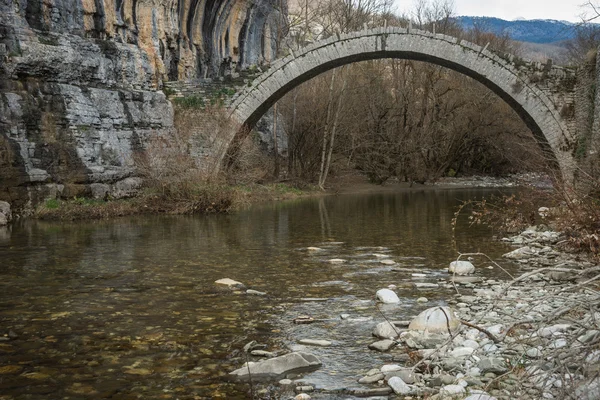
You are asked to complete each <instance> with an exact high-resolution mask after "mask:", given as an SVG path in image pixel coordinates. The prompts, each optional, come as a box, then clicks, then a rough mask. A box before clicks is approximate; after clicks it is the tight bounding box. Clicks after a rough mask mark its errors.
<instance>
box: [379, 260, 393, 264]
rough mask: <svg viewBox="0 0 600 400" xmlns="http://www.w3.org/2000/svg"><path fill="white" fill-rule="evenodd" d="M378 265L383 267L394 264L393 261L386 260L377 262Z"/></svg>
mask: <svg viewBox="0 0 600 400" xmlns="http://www.w3.org/2000/svg"><path fill="white" fill-rule="evenodd" d="M379 263H380V264H383V265H394V264H396V262H395V261H394V260H388V259H383V260H379Z"/></svg>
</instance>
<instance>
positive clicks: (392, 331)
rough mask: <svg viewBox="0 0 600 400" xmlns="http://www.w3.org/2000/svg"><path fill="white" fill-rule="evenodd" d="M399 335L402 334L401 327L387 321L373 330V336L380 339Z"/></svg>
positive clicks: (393, 337)
mask: <svg viewBox="0 0 600 400" xmlns="http://www.w3.org/2000/svg"><path fill="white" fill-rule="evenodd" d="M398 335H400V329H398V328H396V327H395V326H394V325H393V324H391V323H389V322H387V321H385V322H380V323H379V324H377V326H376V327H375V329H374V330H373V336H375V337H378V338H380V339H390V338H391V339H395V338H397V337H398Z"/></svg>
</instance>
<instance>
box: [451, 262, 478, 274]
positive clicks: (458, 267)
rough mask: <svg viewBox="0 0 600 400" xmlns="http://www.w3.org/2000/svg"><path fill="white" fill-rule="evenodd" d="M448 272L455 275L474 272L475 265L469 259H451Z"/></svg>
mask: <svg viewBox="0 0 600 400" xmlns="http://www.w3.org/2000/svg"><path fill="white" fill-rule="evenodd" d="M448 272H450V273H453V274H456V275H469V274H472V273H473V272H475V267H474V266H473V264H471V262H469V261H452V262H451V263H450V266H449V267H448Z"/></svg>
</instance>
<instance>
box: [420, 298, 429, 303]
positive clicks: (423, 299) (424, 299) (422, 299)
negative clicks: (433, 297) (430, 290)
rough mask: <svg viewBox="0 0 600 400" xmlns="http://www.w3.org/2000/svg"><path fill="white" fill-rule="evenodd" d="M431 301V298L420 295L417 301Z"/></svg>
mask: <svg viewBox="0 0 600 400" xmlns="http://www.w3.org/2000/svg"><path fill="white" fill-rule="evenodd" d="M428 301H429V299H427V297H419V298H418V299H417V303H427V302H428Z"/></svg>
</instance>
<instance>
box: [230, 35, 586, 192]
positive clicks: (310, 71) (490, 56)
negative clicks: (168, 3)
mask: <svg viewBox="0 0 600 400" xmlns="http://www.w3.org/2000/svg"><path fill="white" fill-rule="evenodd" d="M379 58H401V59H412V60H419V61H426V62H431V63H434V64H438V65H441V66H444V67H448V68H450V69H453V70H455V71H458V72H461V73H464V74H465V75H468V76H470V77H472V78H474V79H476V80H478V81H480V82H482V83H483V84H484V85H486V86H487V87H488V88H490V89H491V90H492V91H493V92H495V93H496V94H497V95H498V96H500V97H501V98H502V99H504V101H506V102H507V103H508V104H509V105H510V106H511V107H512V108H513V109H514V110H515V111H516V112H517V114H518V115H519V116H520V117H521V118H522V119H523V121H524V122H525V123H526V124H527V126H528V127H529V128H530V129H531V130H532V132H533V133H534V135H535V136H536V137H537V139H538V141H539V142H540V144H541V145H542V146H543V147H545V148H546V149H548V150H550V151H551V153H552V154H553V155H554V157H555V159H556V162H557V164H558V166H559V168H560V171H561V173H562V175H563V178H564V179H565V181H567V182H573V178H574V171H575V166H576V164H575V160H574V157H573V150H574V146H575V143H576V138H575V137H574V132H572V130H574V128H573V126H574V124H575V121H574V120H575V118H574V113H573V112H572V109H573V107H574V92H575V86H576V79H577V78H576V70H575V69H573V68H562V67H556V66H552V65H551V64H540V63H531V62H526V61H523V60H521V59H518V58H515V57H513V56H510V55H508V56H499V55H497V54H494V53H492V52H490V51H488V50H487V49H486V48H482V47H480V46H478V45H475V44H472V43H469V42H466V41H462V40H460V39H457V38H455V37H451V36H447V35H442V34H434V33H431V32H426V31H421V30H417V29H410V28H397V27H385V28H377V29H373V30H365V31H361V32H353V33H349V34H345V35H341V36H334V37H331V38H329V39H326V40H323V41H319V42H315V43H313V44H311V45H309V46H307V47H305V48H303V49H301V50H300V51H298V52H292V53H291V54H290V55H288V56H287V57H285V58H283V59H279V60H277V61H275V62H274V63H273V64H272V65H271V67H270V69H269V70H268V71H266V72H265V73H264V74H262V75H261V76H259V77H258V78H257V79H255V80H254V81H253V83H252V84H251V85H250V86H249V87H247V88H245V89H244V90H243V91H241V92H240V93H238V94H237V95H236V96H234V98H233V99H232V102H231V105H230V106H229V109H230V113H231V118H233V119H234V120H235V121H237V123H238V124H240V126H242V127H252V126H253V125H254V124H255V123H256V122H257V120H258V119H259V118H260V117H261V115H263V114H264V113H265V111H266V110H268V109H269V107H271V105H273V104H274V103H275V102H276V101H277V100H278V99H280V98H281V97H282V96H284V95H285V94H286V93H287V92H289V91H290V90H291V89H293V88H294V87H296V86H298V85H299V84H301V83H303V82H305V81H307V80H309V79H311V78H312V77H314V76H316V75H318V74H320V73H322V72H325V71H327V70H329V69H332V68H335V67H338V66H341V65H344V64H349V63H352V62H357V61H363V60H372V59H379ZM244 132H247V129H240V130H239V131H238V133H237V134H236V136H232V137H231V139H230V140H231V142H232V144H233V145H232V146H230V148H231V149H235V147H236V146H235V144H236V143H238V142H239V140H240V139H241V138H242V136H243V135H244ZM230 151H232V150H230ZM224 156H225V154H223V157H224Z"/></svg>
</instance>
